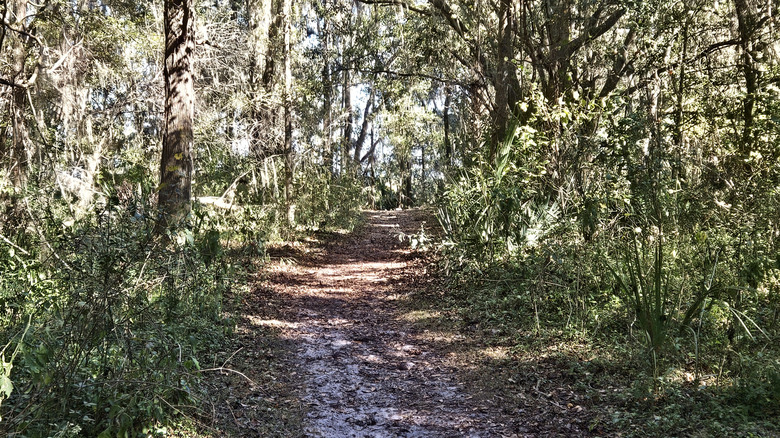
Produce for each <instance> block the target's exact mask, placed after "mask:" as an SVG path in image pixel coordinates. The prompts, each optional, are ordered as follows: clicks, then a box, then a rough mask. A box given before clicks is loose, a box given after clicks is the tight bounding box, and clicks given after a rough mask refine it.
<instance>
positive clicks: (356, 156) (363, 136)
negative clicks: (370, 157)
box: [353, 88, 374, 164]
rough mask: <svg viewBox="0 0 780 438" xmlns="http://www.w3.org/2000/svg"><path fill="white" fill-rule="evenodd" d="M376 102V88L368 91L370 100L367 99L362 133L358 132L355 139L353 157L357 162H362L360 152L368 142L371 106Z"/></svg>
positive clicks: (361, 128) (361, 127)
mask: <svg viewBox="0 0 780 438" xmlns="http://www.w3.org/2000/svg"><path fill="white" fill-rule="evenodd" d="M373 104H374V89H373V88H372V89H371V92H370V93H368V100H366V108H365V109H364V110H363V123H362V125H361V126H360V134H358V138H357V140H355V154H354V155H353V158H354V160H355V163H357V164H359V163H360V154H361V153H362V152H363V143H365V142H366V136H367V135H368V125H369V123H370V121H371V120H370V117H369V116H370V115H371V106H372V105H373Z"/></svg>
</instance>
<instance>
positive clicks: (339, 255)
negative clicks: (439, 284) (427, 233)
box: [254, 210, 516, 437]
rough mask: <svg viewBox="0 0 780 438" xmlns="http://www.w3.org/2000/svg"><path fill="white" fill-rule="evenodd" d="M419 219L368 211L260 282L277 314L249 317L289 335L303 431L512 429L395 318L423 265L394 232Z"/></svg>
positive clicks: (451, 433)
mask: <svg viewBox="0 0 780 438" xmlns="http://www.w3.org/2000/svg"><path fill="white" fill-rule="evenodd" d="M425 219H426V215H425V214H424V213H423V212H420V211H414V210H413V211H403V212H401V211H390V212H368V213H367V224H366V226H365V228H364V230H363V231H362V232H359V233H356V234H354V235H350V236H346V237H339V238H336V239H332V241H331V242H330V243H328V244H326V245H325V246H324V247H323V248H322V249H321V250H320V251H315V252H311V253H301V254H299V253H296V252H295V250H294V249H293V248H288V250H287V251H286V252H285V251H281V252H280V251H277V253H276V254H275V255H276V256H277V257H276V258H275V262H274V263H273V264H272V267H271V268H270V270H269V276H268V278H267V279H266V281H265V283H264V284H265V287H264V290H265V295H266V297H267V298H268V299H269V300H270V301H271V302H273V303H276V305H275V306H274V307H275V310H274V316H275V319H268V320H262V318H260V317H258V320H256V321H254V323H255V324H259V325H267V326H273V327H279V328H280V329H281V331H282V336H283V337H284V338H286V339H287V340H288V341H289V345H290V346H291V347H290V348H291V350H292V353H291V357H292V359H291V360H290V361H291V370H290V373H291V374H294V376H295V381H296V382H297V386H299V392H300V397H301V401H302V403H303V411H304V412H305V416H306V418H305V420H304V431H305V432H304V433H305V434H306V435H307V436H317V437H455V436H458V437H461V436H469V437H501V436H516V435H514V434H513V433H512V431H511V430H509V427H507V426H505V425H504V424H507V422H506V421H504V420H502V419H501V418H498V414H496V413H495V412H494V411H495V408H491V407H489V406H487V405H485V404H483V403H482V402H480V401H478V400H477V399H475V398H472V397H470V396H469V394H467V393H466V391H465V390H464V389H463V387H462V386H461V385H460V384H459V383H458V381H457V378H456V370H455V369H453V368H452V367H451V366H450V365H448V364H447V361H446V358H444V357H441V356H442V354H441V353H439V352H437V351H436V348H435V347H434V346H433V345H432V344H431V343H430V342H429V340H430V334H429V333H419V332H418V331H419V330H417V329H415V328H414V325H413V324H412V323H410V322H407V321H405V320H404V319H403V318H401V313H400V309H399V306H398V300H399V299H400V298H402V297H403V296H404V295H405V294H407V293H408V292H409V291H411V290H413V289H414V288H415V284H414V283H415V278H418V275H419V274H420V271H421V270H422V269H424V265H423V264H422V263H421V261H420V260H419V259H417V257H416V255H415V254H414V253H412V252H411V251H410V250H409V242H408V241H404V242H402V241H401V240H400V239H399V235H400V234H401V233H403V234H407V235H408V234H412V233H416V232H419V230H420V227H421V225H422V224H423V220H425ZM272 255H274V254H272ZM445 341H447V342H457V339H449V340H445Z"/></svg>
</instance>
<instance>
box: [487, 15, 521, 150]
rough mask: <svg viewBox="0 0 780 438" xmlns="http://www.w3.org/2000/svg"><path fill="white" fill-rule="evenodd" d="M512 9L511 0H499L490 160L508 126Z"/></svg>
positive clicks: (511, 68) (512, 72)
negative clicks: (496, 66)
mask: <svg viewBox="0 0 780 438" xmlns="http://www.w3.org/2000/svg"><path fill="white" fill-rule="evenodd" d="M512 19H513V11H512V0H501V4H500V7H499V17H498V59H497V62H498V68H497V71H496V72H495V73H494V74H495V77H494V79H493V84H494V89H495V93H496V97H495V108H494V111H493V135H492V138H491V142H490V157H489V159H490V160H491V161H492V160H493V159H494V158H495V156H496V151H497V150H498V144H499V143H501V142H502V141H503V140H504V138H505V137H506V133H507V128H508V126H509V119H510V108H509V91H510V77H509V76H510V75H515V71H514V65H513V64H512V60H513V59H514V48H513V34H514V31H513V29H514V26H513V24H512Z"/></svg>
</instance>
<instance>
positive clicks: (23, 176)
mask: <svg viewBox="0 0 780 438" xmlns="http://www.w3.org/2000/svg"><path fill="white" fill-rule="evenodd" d="M9 9H10V12H11V14H12V16H11V17H9V18H11V20H8V21H10V22H11V23H13V25H14V27H15V28H17V29H21V28H23V27H24V18H25V17H26V16H27V0H13V1H12V3H11V5H10V8H9ZM9 36H10V37H11V38H10V42H11V64H12V67H11V68H12V72H13V74H14V78H13V81H14V82H15V83H16V84H17V85H15V86H14V87H13V88H12V90H11V106H10V109H11V151H10V152H11V163H10V165H11V167H10V170H11V172H10V174H11V175H10V176H11V181H12V182H13V185H14V187H16V188H17V189H20V188H21V187H23V186H24V184H25V183H26V181H27V171H28V166H29V159H28V158H29V154H28V151H27V147H28V145H29V143H30V138H29V131H28V130H27V123H26V119H25V114H26V112H27V89H26V88H24V87H23V86H21V84H23V83H25V82H26V79H27V77H26V76H27V75H26V73H25V60H26V58H27V51H26V49H25V44H24V41H23V40H22V38H21V36H20V35H19V34H17V33H15V32H12V33H11V34H10V35H9Z"/></svg>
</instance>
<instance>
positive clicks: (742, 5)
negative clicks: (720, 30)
mask: <svg viewBox="0 0 780 438" xmlns="http://www.w3.org/2000/svg"><path fill="white" fill-rule="evenodd" d="M734 5H735V7H736V12H737V24H738V25H737V29H738V30H739V39H740V47H741V48H742V56H741V57H740V68H741V70H742V73H743V75H744V77H745V98H744V99H743V100H742V122H743V127H742V139H741V142H740V147H739V152H740V154H741V155H743V156H748V155H750V152H751V150H752V149H753V124H754V118H755V115H754V108H755V105H756V92H758V69H757V68H756V66H755V65H754V61H753V59H754V56H753V53H751V52H752V51H753V41H751V38H752V36H753V34H754V31H755V22H756V20H755V16H754V15H753V13H752V12H751V10H750V5H749V4H748V2H747V0H734Z"/></svg>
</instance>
